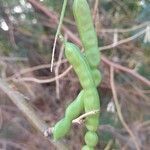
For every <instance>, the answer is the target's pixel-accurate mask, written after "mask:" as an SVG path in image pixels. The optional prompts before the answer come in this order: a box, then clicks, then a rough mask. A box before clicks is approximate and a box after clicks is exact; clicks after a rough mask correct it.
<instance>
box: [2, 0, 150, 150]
mask: <svg viewBox="0 0 150 150" xmlns="http://www.w3.org/2000/svg"><path fill="white" fill-rule="evenodd" d="M72 3H73V0H69V1H68V4H67V10H66V13H65V18H64V22H63V25H64V26H63V28H62V33H63V35H64V36H65V37H66V38H68V40H69V41H72V42H74V43H77V44H79V42H77V40H76V38H77V37H78V32H77V29H76V25H75V22H74V18H73V14H72ZM62 4H63V1H62V0H27V1H26V0H0V77H1V78H3V79H4V80H6V81H8V82H9V83H10V85H11V86H13V88H15V89H16V90H17V91H18V92H20V93H22V94H23V95H24V96H25V97H27V100H29V101H30V102H31V104H32V106H33V107H34V108H35V110H36V111H37V113H38V114H39V115H40V116H41V117H42V119H43V120H45V121H46V122H47V123H49V125H50V126H53V125H54V124H55V123H56V122H57V121H58V120H59V119H60V118H62V117H63V115H64V111H65V108H66V107H67V105H68V104H69V103H70V102H71V101H72V100H73V99H74V98H75V97H76V95H77V94H78V93H79V91H80V89H81V87H80V84H79V82H78V79H77V77H76V76H75V74H74V72H73V70H71V71H70V72H68V73H67V74H66V75H65V76H63V77H62V78H60V79H59V80H56V81H55V79H54V81H53V82H48V83H44V84H40V83H36V82H33V81H29V80H28V79H29V78H30V77H32V78H37V79H41V80H44V79H51V78H54V77H55V76H58V74H61V73H64V71H65V70H66V69H67V68H68V66H69V64H68V63H67V62H64V63H63V59H65V58H64V56H62V60H61V62H62V63H61V64H60V65H55V66H54V71H53V72H52V73H51V72H50V69H49V68H48V67H47V68H46V67H45V68H43V69H39V70H36V71H33V70H30V71H28V72H26V73H24V74H20V71H24V70H25V69H26V68H29V69H31V67H34V66H40V65H43V64H49V63H50V60H51V54H52V48H53V41H54V36H55V33H56V30H57V24H58V19H59V16H60V13H61V8H62ZM89 4H90V8H91V11H92V14H93V18H94V19H93V20H94V24H95V28H96V31H97V35H98V39H99V46H100V49H101V48H102V49H103V48H104V46H106V45H111V44H112V43H113V42H114V41H117V42H118V41H120V40H126V39H128V38H129V40H128V42H124V44H120V45H118V46H111V47H110V48H108V49H107V48H106V49H105V50H103V51H102V55H103V56H105V58H106V59H107V60H109V62H110V63H108V64H107V63H106V61H102V63H101V64H100V66H99V68H100V70H101V72H102V75H103V79H102V83H101V85H100V86H99V87H98V90H99V93H100V95H101V118H100V132H99V134H100V142H99V145H98V146H97V149H99V150H103V149H105V148H107V147H109V145H110V148H109V149H110V150H111V149H118V150H120V149H124V150H125V149H126V150H134V149H135V147H134V144H133V142H132V140H131V137H130V135H129V134H128V132H127V131H126V129H125V128H124V127H123V125H122V124H121V122H120V121H119V119H118V115H117V113H116V111H115V108H114V102H113V95H112V91H111V90H112V89H111V85H110V66H111V64H112V63H115V64H117V65H119V67H122V66H123V67H124V68H126V69H127V71H122V70H121V69H119V68H117V67H116V68H115V67H114V68H115V84H116V91H117V94H118V99H119V103H120V107H121V110H122V114H123V117H124V119H125V121H126V123H127V124H128V126H129V127H130V129H131V131H132V132H133V133H134V135H135V136H136V138H137V142H138V143H139V145H140V147H141V150H149V146H150V112H149V110H150V97H149V96H150V86H149V85H150V84H149V83H150V82H149V80H150V67H149V66H150V0H130V1H129V0H99V1H98V0H97V1H96V0H95V1H93V0H89ZM95 8H96V9H95ZM95 10H96V11H95ZM131 28H134V30H130V31H128V32H124V31H126V30H122V31H121V32H119V29H131ZM109 29H113V30H109ZM116 29H117V30H116ZM70 31H71V32H72V33H73V37H76V38H72V37H71V36H69V33H68V32H70ZM117 31H118V32H117ZM143 31H144V32H143ZM139 32H142V34H141V35H139V36H137V37H135V35H137V34H139ZM116 36H117V37H116ZM115 37H116V38H115ZM132 37H133V38H132ZM62 50H63V46H62V43H61V42H60V41H59V40H58V42H57V46H56V54H55V63H57V61H58V60H59V58H60V57H61V51H62ZM56 70H57V71H56ZM131 70H132V71H134V72H135V73H136V74H138V75H139V76H140V77H141V78H142V79H143V80H144V82H142V81H143V80H140V79H139V76H138V77H137V76H136V77H135V76H132V73H130V71H131ZM24 77H26V80H19V79H23V78H24ZM145 82H147V83H145ZM0 129H1V130H0V149H6V150H22V149H28V150H30V149H31V150H48V149H50V150H54V149H56V148H55V146H53V144H52V143H50V142H49V141H47V140H46V139H45V138H44V137H42V136H41V135H40V134H39V133H38V132H37V131H36V130H34V129H33V128H32V126H31V125H30V123H28V122H27V121H26V119H25V118H24V116H23V115H22V114H21V113H20V111H19V110H18V108H17V107H15V106H14V105H13V104H12V103H11V102H10V100H9V99H8V98H7V96H6V95H5V94H4V93H3V92H2V91H0ZM83 132H84V127H82V126H78V125H73V129H72V130H71V134H69V135H68V136H67V137H66V138H65V139H64V140H63V141H62V142H63V143H64V145H67V147H68V149H70V150H78V149H80V148H81V145H82V143H83V139H84V138H83V136H84V133H83ZM60 149H61V148H60ZM105 150H106V149H105ZM107 150H108V149H107Z"/></svg>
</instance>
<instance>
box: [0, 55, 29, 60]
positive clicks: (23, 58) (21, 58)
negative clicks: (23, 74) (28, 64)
mask: <svg viewBox="0 0 150 150" xmlns="http://www.w3.org/2000/svg"><path fill="white" fill-rule="evenodd" d="M0 60H3V61H27V60H28V59H27V58H25V57H6V56H0Z"/></svg>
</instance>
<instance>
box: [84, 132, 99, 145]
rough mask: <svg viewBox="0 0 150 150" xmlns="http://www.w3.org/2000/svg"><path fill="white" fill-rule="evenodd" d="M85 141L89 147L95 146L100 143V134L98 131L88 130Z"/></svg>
mask: <svg viewBox="0 0 150 150" xmlns="http://www.w3.org/2000/svg"><path fill="white" fill-rule="evenodd" d="M85 143H86V144H87V145H88V146H89V147H95V146H96V145H97V143H98V136H97V134H96V132H92V131H88V132H87V133H86V134H85Z"/></svg>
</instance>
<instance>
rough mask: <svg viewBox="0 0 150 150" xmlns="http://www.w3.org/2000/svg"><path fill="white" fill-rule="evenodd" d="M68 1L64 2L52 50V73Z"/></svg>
mask: <svg viewBox="0 0 150 150" xmlns="http://www.w3.org/2000/svg"><path fill="white" fill-rule="evenodd" d="M67 1H68V0H64V2H63V7H62V11H61V16H60V21H59V24H58V28H57V31H56V35H55V39H54V44H53V50H52V59H51V72H52V69H53V63H54V54H55V49H56V43H57V39H58V35H59V34H60V29H61V26H62V23H63V18H64V14H65V10H66V6H67Z"/></svg>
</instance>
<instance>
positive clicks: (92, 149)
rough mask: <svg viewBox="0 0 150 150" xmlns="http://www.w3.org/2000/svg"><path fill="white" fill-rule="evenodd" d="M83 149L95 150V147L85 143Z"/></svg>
mask: <svg viewBox="0 0 150 150" xmlns="http://www.w3.org/2000/svg"><path fill="white" fill-rule="evenodd" d="M82 150H94V148H92V147H89V146H87V145H84V146H83V147H82Z"/></svg>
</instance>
